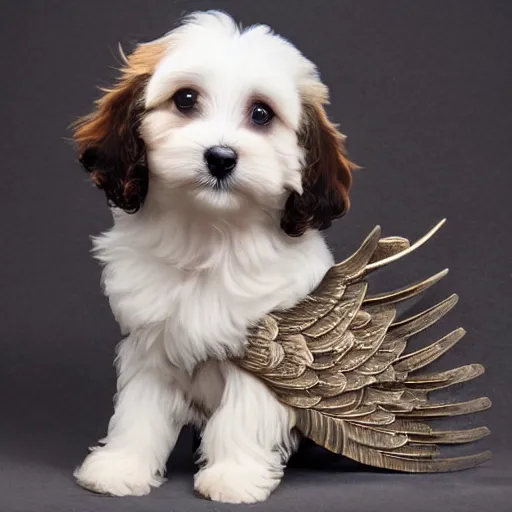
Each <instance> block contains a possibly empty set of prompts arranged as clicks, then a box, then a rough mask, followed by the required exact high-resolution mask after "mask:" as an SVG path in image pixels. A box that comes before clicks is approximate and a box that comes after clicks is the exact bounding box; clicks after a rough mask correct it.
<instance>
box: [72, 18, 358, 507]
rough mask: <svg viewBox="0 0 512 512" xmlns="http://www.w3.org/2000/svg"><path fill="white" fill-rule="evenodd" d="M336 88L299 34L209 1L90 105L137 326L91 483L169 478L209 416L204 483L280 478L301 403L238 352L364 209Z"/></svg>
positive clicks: (248, 493) (117, 301)
mask: <svg viewBox="0 0 512 512" xmlns="http://www.w3.org/2000/svg"><path fill="white" fill-rule="evenodd" d="M327 100H328V90H327V87H326V86H325V85H324V84H323V83H322V82H321V80H320V78H319V75H318V73H317V70H316V67H315V65H314V64H313V63H312V62H310V61H309V60H308V59H307V58H306V57H304V56H303V55H302V54H301V53H300V52H299V51H298V50H297V49H296V48H295V47H294V46H293V45H292V44H291V43H289V42H288V41H286V40H285V39H283V38H281V37H279V36H277V35H275V34H274V33H273V32H272V30H271V29H270V28H269V27H267V26H263V25H257V26H252V27H249V28H247V29H244V30H242V29H241V28H240V27H239V26H238V25H237V24H236V23H235V22H234V21H233V20H232V19H231V18H230V17H229V16H228V15H226V14H224V13H220V12H206V13H196V14H193V15H191V16H189V17H187V18H186V19H185V20H184V22H183V23H182V24H181V25H180V26H179V27H178V28H176V29H174V30H172V31H171V32H169V33H168V34H166V35H165V36H163V37H162V38H160V39H157V40H155V41H153V42H150V43H147V44H141V45H139V46H138V47H137V48H136V49H135V51H134V52H133V53H132V54H131V55H130V56H128V57H125V66H124V69H122V75H121V78H120V80H119V82H118V83H117V84H116V85H115V86H114V87H113V88H112V89H110V90H107V91H105V92H104V95H103V96H102V97H101V99H99V101H98V102H97V106H96V108H95V110H94V111H93V112H92V113H91V114H90V115H88V116H87V117H85V118H82V119H80V120H79V122H78V124H77V126H76V128H75V132H74V137H75V140H76V143H77V146H78V150H79V153H80V161H81V163H82V165H83V166H84V167H85V168H86V170H87V171H89V173H90V176H91V178H92V181H93V183H94V184H95V185H96V186H97V187H99V188H100V189H102V190H103V191H104V192H105V194H106V196H107V198H108V200H109V204H110V205H111V207H112V214H113V227H112V228H111V229H110V230H108V231H107V232H105V233H103V234H102V235H100V236H98V237H97V238H95V239H94V250H95V255H96V257H97V258H98V259H99V260H100V262H101V263H102V265H103V269H104V270H103V286H104V291H105V294H106V296H107V297H108V299H109V301H110V305H111V308H112V311H113V313H114V315H115V318H116V320H117V321H118V323H119V325H120V327H121V330H122V333H123V336H124V339H123V341H121V343H120V344H119V346H118V352H117V358H116V365H117V372H118V381H117V382H118V385H117V388H118V389H117V394H116V398H115V410H114V414H113V416H112V418H111V420H110V423H109V425H108V432H107V435H106V437H105V438H104V439H103V440H102V441H100V443H99V444H100V446H98V447H95V448H92V449H91V453H90V454H89V455H88V456H87V458H86V459H85V460H84V462H83V463H82V465H81V466H80V467H79V468H78V469H77V470H76V471H75V476H76V479H77V480H78V482H79V484H81V485H82V486H83V487H85V488H88V489H90V490H93V491H96V492H100V493H105V494H111V495H116V496H123V495H143V494H146V493H148V492H149V491H150V489H151V487H158V486H159V485H160V484H161V483H162V481H163V475H164V472H165V467H166V461H167V458H168V456H169V454H170V452H171V451H172V449H173V447H174V444H175V442H176V439H177V437H178V434H179V433H180V430H181V429H182V427H183V426H184V425H186V424H193V425H195V426H197V427H199V428H200V429H201V446H200V461H199V462H200V470H199V471H198V473H197V474H196V475H195V489H196V491H197V492H198V493H199V494H201V495H202V496H204V497H206V498H210V499H212V500H217V501H222V502H231V503H242V502H243V503H251V502H258V501H263V500H265V499H266V498H267V497H268V496H269V494H270V493H271V492H272V491H273V490H274V489H275V488H276V487H277V486H278V484H279V482H280V480H281V477H282V475H283V468H284V466H285V465H286V462H287V460H288V458H289V456H290V455H291V454H292V453H293V451H294V449H295V448H296V446H297V443H298V439H297V434H296V432H295V431H294V428H293V427H294V417H293V414H292V412H291V410H290V409H288V408H287V407H286V406H284V405H282V404H281V403H280V402H279V401H278V400H277V399H276V398H275V397H274V396H273V395H272V394H271V392H270V391H269V390H268V389H267V387H266V386H265V384H263V383H262V382H260V381H258V380H257V379H256V378H255V377H254V376H251V375H249V374H247V373H245V372H244V371H243V370H241V369H239V368H238V367H237V366H235V365H234V364H233V363H230V361H229V359H230V358H233V357H236V356H239V355H240V354H242V353H243V350H244V343H245V334H246V332H247V329H248V327H250V326H251V324H252V323H253V322H255V321H256V320H258V319H260V318H261V317H262V316H263V315H265V314H266V313H268V312H270V311H272V310H274V309H278V308H287V307H290V306H293V305H294V304H296V303H297V302H298V301H299V300H300V299H302V298H304V296H306V295H307V294H308V293H309V292H310V291H311V290H312V289H313V288H314V287H315V286H316V285H317V284H318V283H319V281H320V280H321V278H322V277H323V276H324V274H325V272H326V271H327V269H328V268H329V267H330V266H331V265H332V264H333V257H332V255H331V252H330V251H329V249H328V247H327V245H326V242H325V241H324V239H323V237H322V234H321V231H322V230H324V229H325V228H327V227H329V226H330V225H331V222H332V220H333V219H335V218H337V217H340V216H342V215H343V214H344V213H345V212H346V211H347V209H348V207H349V197H348V194H349V188H350V184H351V171H352V169H353V167H354V166H353V164H352V163H351V162H350V161H349V160H348V159H347V157H346V155H345V152H344V147H343V141H344V137H343V136H342V135H341V134H340V133H339V132H338V131H337V129H336V127H335V126H334V125H333V124H331V122H330V121H329V120H328V118H327V116H326V113H325V110H324V108H323V105H324V104H325V103H327Z"/></svg>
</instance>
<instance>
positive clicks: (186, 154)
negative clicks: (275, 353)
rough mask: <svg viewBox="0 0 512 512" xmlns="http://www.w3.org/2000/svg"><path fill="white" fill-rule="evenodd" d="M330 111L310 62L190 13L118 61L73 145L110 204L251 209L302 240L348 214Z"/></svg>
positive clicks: (260, 37)
mask: <svg viewBox="0 0 512 512" xmlns="http://www.w3.org/2000/svg"><path fill="white" fill-rule="evenodd" d="M327 102H328V90H327V87H326V86H325V85H324V84H323V83H322V82H321V80H320V78H319V76H318V73H317V70H316V67H315V65H314V64H313V63H312V62H311V61H309V60H308V59H307V58H306V57H304V56H303V55H302V54H301V53H300V52H299V51H298V50H297V49H296V48H295V47H294V46H293V45H292V44H291V43H289V42H288V41H286V40H284V39H282V38H281V37H279V36H277V35H275V34H274V33H273V32H272V31H271V29H270V28H269V27H267V26H264V25H256V26H253V27H249V28H247V29H245V30H242V29H240V28H239V27H238V26H237V25H236V24H235V23H234V21H233V20H232V19H231V18H230V17H229V16H227V15H226V14H223V13H219V12H207V13H196V14H193V15H191V16H189V17H188V18H186V19H185V20H184V23H183V24H182V25H180V26H179V27H178V28H176V29H174V30H173V31H171V32H169V33H168V34H166V35H165V36H163V37H162V38H160V39H157V40H155V41H153V42H150V43H147V44H142V45H139V46H138V47H137V48H136V49H135V51H134V52H133V53H132V54H131V55H130V56H128V57H126V58H125V66H124V68H123V69H122V74H121V78H120V80H119V82H118V83H117V84H116V86H115V87H113V88H112V89H110V90H106V91H104V95H103V96H102V97H101V98H100V99H99V101H98V102H97V105H96V109H95V110H94V111H93V112H92V113H91V114H90V115H88V116H86V117H84V118H82V119H80V120H79V121H78V123H77V125H76V127H75V131H74V137H75V140H76V142H77V145H78V149H79V153H80V161H81V163H82V165H83V166H84V167H85V168H86V170H88V171H89V172H90V174H91V178H92V181H93V183H94V184H95V185H96V186H98V187H99V188H100V189H102V190H104V192H105V194H106V196H107V198H108V200H109V202H110V203H111V205H112V206H114V207H117V208H119V209H121V210H124V211H126V212H128V213H135V212H137V211H138V210H139V209H140V208H141V207H143V205H144V203H145V202H148V201H153V202H155V203H157V204H160V205H162V206H164V207H165V206H168V207H171V208H172V207H173V206H175V205H186V207H187V208H190V209H197V210H201V211H206V212H208V214H210V215H213V216H215V215H218V216H222V215H244V214H245V213H246V212H247V211H248V210H250V209H251V208H257V209H262V210H267V211H269V212H271V213H278V214H279V215H280V219H281V227H282V229H283V230H284V231H285V232H286V233H287V234H289V235H291V236H300V235H302V234H303V233H304V232H305V231H306V230H308V229H320V230H321V229H325V228H327V227H329V226H330V224H331V222H332V220H333V219H335V218H337V217H340V216H342V215H343V214H344V213H345V212H346V211H347V210H348V208H349V189H350V185H351V172H352V170H353V169H354V167H355V166H354V165H353V164H352V163H351V162H350V161H349V160H348V158H347V156H346V154H345V149H344V137H343V136H342V135H341V134H340V133H339V132H338V130H337V129H336V127H335V126H334V125H333V124H332V123H331V122H330V121H329V119H328V118H327V115H326V113H325V110H324V105H325V104H326V103H327Z"/></svg>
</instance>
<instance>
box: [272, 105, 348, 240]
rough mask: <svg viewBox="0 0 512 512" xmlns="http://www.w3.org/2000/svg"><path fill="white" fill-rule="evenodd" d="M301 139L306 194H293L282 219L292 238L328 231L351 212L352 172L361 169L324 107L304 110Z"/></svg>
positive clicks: (317, 106) (304, 191) (310, 106)
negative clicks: (315, 230)
mask: <svg viewBox="0 0 512 512" xmlns="http://www.w3.org/2000/svg"><path fill="white" fill-rule="evenodd" d="M298 137H299V144H300V145H301V146H302V147H303V148H304V150H305V167H304V169H303V177H302V184H303V193H302V194H301V195H300V194H298V193H297V192H292V193H291V194H290V196H289V198H288V200H287V202H286V206H285V210H284V213H283V216H282V219H281V227H282V229H283V230H284V231H285V232H286V233H287V234H288V235H290V236H301V235H302V234H304V232H305V231H307V230H308V229H318V230H323V229H326V228H328V227H329V226H331V224H332V221H333V220H334V219H337V218H339V217H341V216H343V215H344V214H345V213H346V212H347V211H348V209H349V207H350V198H349V191H350V186H351V184H352V171H353V170H354V169H356V168H357V166H356V165H355V164H353V163H352V162H350V161H349V160H348V158H347V156H346V154H345V147H344V139H345V138H344V136H343V135H342V134H341V133H340V132H339V131H338V130H337V129H336V127H335V126H334V125H333V124H332V123H331V122H330V121H329V119H328V118H327V114H326V113H325V110H324V108H323V106H322V105H321V104H320V103H312V104H305V105H304V106H303V118H302V123H301V129H300V131H299V134H298Z"/></svg>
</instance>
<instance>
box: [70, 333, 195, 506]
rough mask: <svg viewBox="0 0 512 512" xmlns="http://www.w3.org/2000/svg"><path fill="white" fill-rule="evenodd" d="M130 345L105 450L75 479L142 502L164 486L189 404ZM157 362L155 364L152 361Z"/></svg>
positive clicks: (122, 360)
mask: <svg viewBox="0 0 512 512" xmlns="http://www.w3.org/2000/svg"><path fill="white" fill-rule="evenodd" d="M150 356H151V354H149V353H146V354H145V356H143V355H142V354H141V353H140V352H137V350H136V348H135V347H134V343H131V340H130V339H127V340H125V341H124V342H123V343H122V344H121V348H120V351H119V355H118V360H117V363H118V394H117V396H116V400H115V412H114V415H113V416H112V418H111V420H110V423H109V427H108V434H107V436H106V438H105V439H104V440H102V442H103V443H105V444H104V445H103V446H98V447H95V448H92V451H91V453H90V454H89V455H88V456H87V457H86V459H85V460H84V462H83V463H82V465H81V466H80V467H79V468H77V470H76V471H75V473H74V476H75V478H76V479H77V481H78V483H79V484H80V485H81V486H82V487H85V488H86V489H89V490H91V491H94V492H98V493H102V494H110V495H115V496H125V495H134V496H141V495H144V494H147V493H149V491H150V490H151V487H158V486H159V485H161V483H162V482H163V481H164V478H163V475H164V472H165V464H166V461H167V458H168V457H169V454H170V452H171V450H172V449H173V448H174V445H175V443H176V439H177V437H178V434H179V432H180V430H181V428H182V426H183V424H184V423H185V421H186V419H187V414H188V404H187V402H186V401H185V399H184V397H183V393H182V391H181V390H180V389H179V388H174V386H172V384H171V382H172V381H171V379H170V377H169V374H168V373H166V372H164V371H163V370H162V369H161V366H160V367H159V366H158V365H157V364H152V362H151V360H150ZM155 359H156V358H155Z"/></svg>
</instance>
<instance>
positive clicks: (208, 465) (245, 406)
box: [194, 362, 297, 503]
mask: <svg viewBox="0 0 512 512" xmlns="http://www.w3.org/2000/svg"><path fill="white" fill-rule="evenodd" d="M222 370H223V374H224V378H225V387H224V392H223V395H222V400H221V404H220V406H219V408H218V409H217V410H216V411H215V413H214V414H213V416H212V417H211V419H210V420H209V421H208V423H207V424H206V427H205V430H204V432H203V436H202V441H201V447H200V452H201V462H202V464H203V466H202V468H201V469H200V470H199V472H198V473H197V474H196V476H195V485H194V487H195V490H196V491H197V492H198V493H199V494H201V495H202V496H204V497H205V498H209V499H212V500H214V501H220V502H225V503H255V502H259V501H264V500H266V499H267V498H268V496H269V495H270V493H271V492H272V491H273V490H274V489H275V488H276V487H277V486H278V485H279V482H280V481H281V478H282V476H283V469H284V464H286V461H287V459H288V457H289V456H290V454H291V453H292V452H293V450H294V449H295V448H296V446H297V438H296V436H295V434H294V433H293V432H292V431H291V429H292V426H293V424H292V419H293V416H292V412H291V410H290V409H288V408H287V407H285V406H283V405H282V404H281V403H279V402H278V401H277V400H276V398H275V397H274V396H273V395H272V394H271V393H270V391H269V390H268V389H267V388H266V386H265V385H264V384H263V383H262V382H261V381H259V380H258V379H256V378H255V377H254V376H252V375H250V374H248V373H246V372H244V371H243V370H241V369H239V368H238V367H236V366H234V365H233V364H231V363H227V362H226V363H223V365H222Z"/></svg>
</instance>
